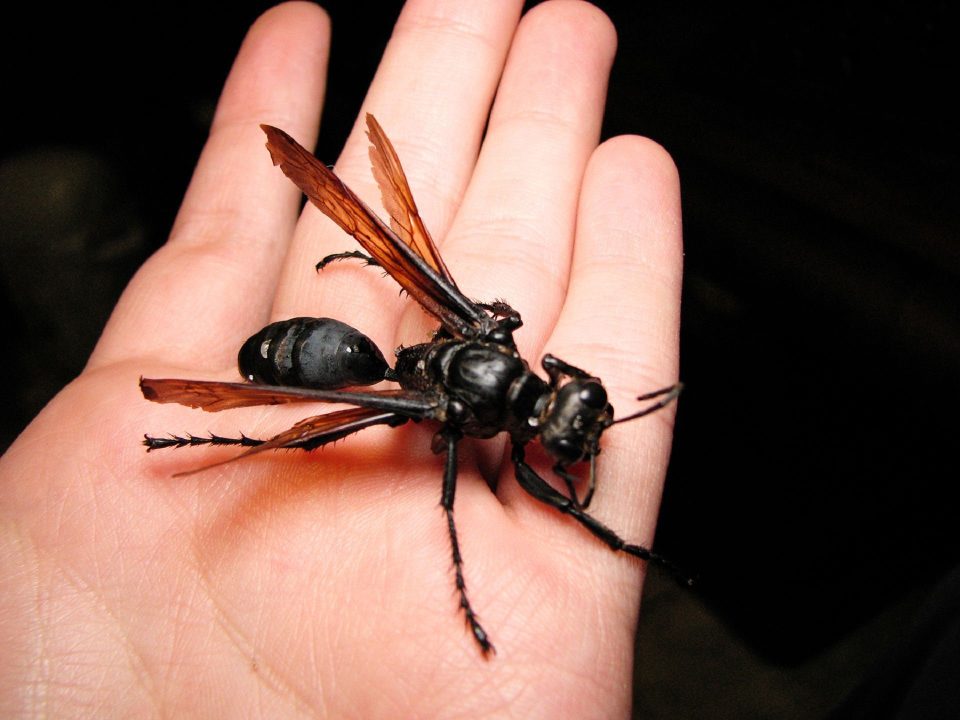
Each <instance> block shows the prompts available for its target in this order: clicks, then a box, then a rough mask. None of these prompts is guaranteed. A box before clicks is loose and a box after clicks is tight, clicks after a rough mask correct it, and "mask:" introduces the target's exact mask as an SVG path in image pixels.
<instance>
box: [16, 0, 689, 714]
mask: <svg viewBox="0 0 960 720" xmlns="http://www.w3.org/2000/svg"><path fill="white" fill-rule="evenodd" d="M494 5H495V4H494V3H462V2H425V1H424V0H411V2H409V3H408V4H407V6H406V8H405V9H404V11H403V14H402V15H401V17H400V19H399V21H398V24H397V27H396V30H395V32H394V36H393V38H392V39H391V42H390V44H389V46H388V48H387V51H386V53H385V56H384V59H383V62H382V63H381V66H380V69H379V71H378V73H377V76H376V78H375V79H374V82H373V85H372V87H371V89H370V92H369V94H368V96H367V99H366V101H365V104H364V111H370V112H373V113H375V114H376V116H377V118H378V119H379V120H380V122H381V124H382V125H383V126H384V128H385V129H386V131H387V132H388V134H389V136H390V138H391V139H392V140H393V142H394V145H395V146H396V149H397V152H398V154H399V156H400V158H401V160H402V161H403V164H404V168H405V170H406V174H407V177H408V178H409V180H410V184H411V186H412V188H413V191H414V193H415V195H416V198H417V202H418V205H419V208H420V212H421V214H422V215H423V217H424V218H425V220H426V222H427V223H428V225H429V227H430V229H431V232H432V234H433V236H434V238H435V239H436V240H437V241H438V244H439V245H440V247H441V250H442V252H443V255H444V259H445V261H446V263H447V266H448V267H449V269H450V271H451V273H452V274H453V276H454V277H455V278H456V280H457V283H458V285H459V286H460V288H461V289H462V290H463V291H464V292H465V294H466V295H468V296H470V297H475V298H478V299H480V300H492V299H494V298H499V297H503V298H506V299H507V300H508V301H509V302H510V304H511V305H513V307H515V308H516V309H517V310H519V311H520V312H521V314H522V315H523V318H524V322H525V326H524V328H523V329H521V330H520V331H518V333H517V335H516V339H517V342H518V345H519V346H520V350H521V353H522V354H523V355H524V357H526V358H528V360H531V364H532V365H534V364H536V359H538V358H539V357H540V356H542V354H543V353H544V352H546V351H549V352H551V353H553V354H554V355H557V356H559V357H561V358H564V359H565V360H568V361H569V362H571V363H573V364H575V365H578V366H580V367H583V368H585V369H587V370H589V371H590V372H592V373H594V374H596V375H597V376H599V377H601V378H603V380H604V384H605V385H606V387H607V389H608V391H609V393H610V395H611V400H612V402H613V404H614V406H615V407H617V408H618V410H620V413H621V414H625V413H626V412H629V411H632V410H633V409H635V406H636V403H635V402H634V401H633V397H635V396H636V395H637V394H639V393H641V392H645V391H648V390H652V389H655V388H658V387H662V386H664V385H667V384H669V383H670V382H672V381H674V380H675V377H676V372H677V323H678V314H679V310H678V305H679V274H680V222H679V199H678V198H679V196H678V185H677V179H676V171H675V169H674V167H673V165H672V163H671V161H670V159H669V157H668V156H667V155H666V154H665V153H664V152H663V151H662V150H661V149H660V148H658V147H657V146H656V145H654V144H653V143H650V142H649V141H646V140H643V139H641V138H637V137H621V138H615V139H613V140H610V141H607V142H605V143H604V144H602V145H600V146H599V147H598V146H597V142H598V137H599V127H600V121H601V115H602V110H603V104H604V95H605V88H606V79H607V73H608V71H609V66H610V62H611V60H612V55H613V50H614V45H615V36H614V33H613V29H612V27H611V26H610V24H609V21H607V19H606V18H605V17H604V16H603V15H602V14H601V13H600V12H599V11H597V10H596V9H594V8H592V7H590V6H588V5H585V4H581V3H577V2H568V1H566V0H555V1H554V2H548V3H544V4H542V5H540V6H538V7H537V9H536V10H534V11H532V12H531V13H530V14H528V15H527V16H526V17H525V18H524V19H523V20H522V21H519V13H520V8H521V5H522V3H521V2H518V1H516V0H503V2H501V3H498V4H496V5H497V7H496V9H494ZM328 36H329V32H328V23H327V20H326V17H325V16H324V14H323V13H322V12H321V11H320V10H318V9H317V8H316V7H313V6H310V5H306V4H303V5H301V4H289V5H284V6H280V7H279V8H276V9H274V10H272V11H270V12H268V13H267V14H266V15H265V16H264V17H263V18H261V19H260V20H259V21H258V22H257V24H256V25H255V26H254V27H253V28H252V30H251V32H250V34H249V35H248V37H247V39H246V41H245V43H244V45H243V48H242V49H241V51H240V54H239V56H238V58H237V61H236V63H235V65H234V68H233V71H232V73H231V75H230V78H229V80H228V82H227V85H226V88H225V90H224V93H223V96H222V98H221V101H220V105H219V108H218V111H217V115H216V118H215V121H214V125H213V128H212V131H211V135H210V139H209V141H208V143H207V146H206V148H205V149H204V152H203V154H202V156H201V158H200V162H199V164H198V167H197V170H196V173H195V176H194V179H193V181H192V183H191V186H190V189H189V190H188V193H187V196H186V198H185V200H184V203H183V207H182V209H181V212H180V215H179V216H178V219H177V222H176V225H175V227H174V229H173V231H172V233H171V237H170V240H169V242H168V243H167V245H166V246H165V247H163V248H162V249H161V250H160V251H159V252H158V253H157V254H156V255H155V256H154V257H153V258H152V259H151V260H150V261H149V262H148V263H147V264H146V265H145V266H144V267H143V268H142V269H141V271H140V272H139V273H138V274H137V276H136V277H135V279H134V280H133V282H132V283H131V285H130V287H129V288H128V289H127V291H126V293H125V294H124V296H123V298H122V299H121V301H120V303H119V305H118V306H117V308H116V310H115V312H114V314H113V317H112V318H111V320H110V323H109V324H108V326H107V329H106V330H105V332H104V334H103V337H102V338H101V340H100V343H99V344H98V346H97V348H96V350H95V352H94V354H93V356H92V357H91V359H90V362H89V365H88V367H87V368H86V370H85V371H84V373H83V374H82V375H81V376H80V377H79V378H78V379H77V380H76V381H75V382H74V383H72V384H71V385H70V386H68V387H67V388H66V389H65V390H64V391H63V392H61V393H60V395H58V396H57V398H55V399H54V400H53V401H52V402H51V403H50V405H49V406H48V407H47V408H46V409H45V410H44V411H43V413H41V415H40V416H39V417H38V418H37V419H36V420H35V421H34V422H33V423H32V424H31V426H30V427H29V428H28V429H27V430H26V431H25V432H24V433H23V435H22V436H21V437H20V439H19V440H18V441H17V443H15V444H14V446H13V447H11V449H10V450H9V451H8V452H7V454H6V455H5V457H4V458H3V460H2V473H3V480H2V485H0V493H2V494H0V518H2V525H0V532H2V535H0V548H2V549H0V568H2V569H0V582H2V586H0V643H2V645H3V647H4V652H3V653H2V654H0V709H2V710H4V711H6V712H3V713H0V714H27V713H29V712H31V711H33V712H35V713H36V714H48V715H54V716H70V717H77V716H83V715H84V714H87V715H96V716H103V715H105V714H107V715H125V716H142V715H147V714H165V715H175V716H183V715H209V716H217V717H232V716H237V715H244V716H247V715H257V716H265V717H281V716H285V715H317V716H343V715H350V716H356V717H379V716H389V717H413V716H417V717H445V716H451V715H459V716H467V715H474V714H475V715H489V714H491V713H497V714H503V715H515V716H518V717H527V718H529V717H539V716H543V717H560V716H567V717H614V716H617V715H621V716H622V715H625V714H626V713H627V711H628V708H629V702H630V697H629V678H630V673H631V659H632V652H633V635H634V629H635V624H636V615H637V608H638V604H639V594H640V589H641V584H642V574H643V570H644V568H643V566H642V563H640V562H638V561H636V560H634V559H632V558H629V557H627V556H624V555H618V554H616V553H613V552H611V551H610V550H609V549H608V548H607V547H606V546H605V545H603V544H602V543H600V542H599V541H598V540H596V539H595V538H594V537H592V536H591V535H590V534H589V533H587V532H586V531H585V530H584V529H583V528H582V527H581V526H579V525H578V524H577V523H575V522H574V521H572V520H571V519H570V518H567V517H561V516H560V515H558V514H557V513H556V512H555V511H553V510H551V509H550V508H547V507H544V506H543V505H541V504H539V503H537V502H536V501H535V500H534V499H532V498H531V497H530V496H528V495H526V494H525V493H524V492H523V491H522V490H521V489H520V488H519V487H518V485H517V484H516V481H515V479H514V478H513V471H512V466H511V463H510V462H509V451H508V450H507V451H506V452H505V448H504V445H503V443H502V441H499V440H493V441H486V442H464V443H461V453H460V474H459V483H458V491H457V503H456V518H457V526H458V530H459V534H460V542H461V549H462V552H463V556H464V562H465V574H466V582H467V586H468V589H469V592H470V597H471V600H472V602H473V605H474V608H475V609H476V610H477V612H478V613H479V615H480V616H481V618H482V621H483V624H484V627H485V628H486V629H487V631H488V632H489V633H490V635H491V637H492V639H493V641H494V643H495V644H496V646H497V650H498V654H497V655H496V656H495V657H494V658H493V659H492V660H489V661H486V660H484V659H483V657H482V656H481V654H480V652H479V651H478V648H477V646H476V645H475V643H474V642H473V640H472V638H471V637H470V635H469V634H468V632H467V630H466V629H465V627H464V623H463V618H462V615H460V614H459V612H458V608H457V599H456V595H455V592H454V588H453V580H452V574H451V568H450V552H449V544H448V538H447V532H446V526H445V523H444V519H443V513H442V511H441V509H440V507H439V499H440V481H441V477H442V462H443V460H442V457H437V456H435V455H433V454H432V453H431V452H430V438H431V433H432V432H433V431H434V429H435V428H431V427H426V424H423V425H414V424H408V425H406V426H403V427H401V428H398V429H395V430H390V429H386V428H373V429H370V430H367V431H364V432H363V433H361V434H359V435H356V436H353V437H351V438H349V439H348V440H346V441H344V442H342V443H338V444H337V445H336V446H334V447H328V448H326V449H324V450H322V451H318V452H315V453H310V454H307V453H302V452H282V453H276V454H274V453H264V454H262V455H259V456H256V457H254V458H251V459H249V460H245V461H242V462H237V463H232V464H228V465H225V466H222V467H218V468H216V469H213V470H210V471H208V472H204V473H199V474H196V475H190V476H187V477H176V478H173V477H171V476H172V475H173V474H174V473H177V472H180V471H183V470H189V469H192V468H193V467H196V466H198V465H202V464H206V463H209V462H211V461H213V460H216V459H225V458H227V457H229V456H230V454H231V453H235V451H234V450H230V449H215V448H204V449H197V450H191V449H186V450H176V451H172V450H167V451H164V452H156V453H150V454H149V455H148V454H146V453H144V452H143V448H142V446H140V445H139V444H138V438H140V437H141V436H142V435H143V434H144V433H147V432H149V433H151V434H162V433H164V432H178V433H182V432H185V431H190V432H194V433H197V434H201V433H203V432H207V431H211V432H214V433H217V434H221V435H236V434H237V433H238V432H241V431H242V432H244V433H246V434H248V435H251V436H254V437H269V436H270V435H273V434H275V433H276V432H279V431H280V430H282V429H284V428H286V427H288V426H289V425H291V424H292V423H293V422H295V421H296V420H298V419H300V418H301V417H303V416H304V415H308V414H317V413H319V412H324V411H326V408H323V407H319V406H318V407H314V406H309V405H307V406H298V407H279V408H278V407H270V408H244V409H239V410H233V411H230V412H226V413H221V414H218V415H210V414H205V413H202V412H200V411H195V410H190V409H187V408H183V407H179V406H170V405H163V406H161V405H155V404H151V403H148V402H146V401H145V400H143V398H142V397H141V395H140V393H139V390H138V388H137V379H138V377H139V376H141V375H148V376H151V377H171V376H172V377H191V378H198V379H203V378H207V379H236V369H235V361H236V351H237V349H238V348H239V347H240V345H241V343H242V342H243V341H244V340H245V339H246V338H247V337H248V336H249V335H250V334H252V333H253V332H254V331H256V330H258V329H259V328H260V327H262V326H263V325H265V324H266V323H267V322H269V321H272V320H278V319H283V318H287V317H294V316H298V315H312V316H329V317H336V318H341V319H343V320H345V321H347V322H349V323H350V324H351V325H354V326H356V327H358V328H360V329H361V330H362V331H363V332H365V333H366V334H367V335H369V336H370V337H371V338H373V339H374V340H375V341H376V342H377V343H378V344H379V345H380V346H381V347H384V348H389V347H393V346H396V345H397V344H399V343H401V342H404V343H406V344H410V343H414V342H420V341H423V340H424V339H425V338H426V337H427V336H428V333H429V331H430V330H431V329H433V327H434V324H433V323H431V321H430V320H429V319H428V318H427V317H426V316H425V315H424V314H423V313H422V311H421V310H420V309H419V308H417V307H416V306H414V305H413V304H412V303H409V302H407V301H405V300H404V299H400V298H398V297H397V288H396V285H395V284H394V283H393V282H392V281H391V280H390V279H389V278H387V279H383V278H381V277H380V276H379V273H378V272H377V271H376V270H371V269H369V268H363V267H361V266H360V265H359V264H356V263H354V264H350V263H345V264H341V265H339V266H336V267H331V268H328V269H327V270H325V271H324V272H323V273H322V274H320V275H319V276H318V275H317V274H316V273H315V272H314V270H313V266H314V264H315V263H316V261H317V260H319V259H320V258H321V257H323V256H324V255H327V254H329V253H331V252H337V251H340V250H348V249H353V248H354V247H355V244H354V243H353V240H351V239H350V238H349V237H348V236H346V235H344V234H343V233H342V231H340V230H339V229H338V228H337V227H336V226H335V225H333V223H331V222H329V221H328V220H327V219H326V218H324V217H323V216H322V215H321V214H320V213H319V212H317V211H316V210H315V209H313V208H312V207H308V208H307V209H306V210H305V212H304V213H303V214H302V215H301V216H299V218H298V208H299V192H298V191H297V190H296V188H295V187H294V186H293V185H292V184H291V183H290V182H289V181H288V180H287V179H286V178H284V177H283V176H282V174H281V173H280V172H279V171H278V170H277V169H275V168H274V167H273V166H272V164H271V162H270V158H269V155H268V153H267V151H266V150H265V149H264V148H263V142H264V137H263V134H262V132H261V131H260V129H259V127H258V125H259V124H260V123H269V124H271V125H276V126H279V127H282V128H284V129H285V130H287V131H288V132H290V133H291V134H292V135H293V136H295V137H297V138H298V139H299V140H300V141H301V142H304V143H305V144H309V143H310V142H312V140H313V139H314V138H315V134H316V131H317V125H318V118H319V114H320V106H321V102H322V98H323V90H324V75H325V64H326V53H327V48H328ZM366 148H367V143H366V138H365V137H364V136H363V133H362V123H358V125H357V127H356V129H355V132H354V133H353V134H352V135H351V137H350V139H349V141H348V143H347V146H346V148H345V149H344V152H343V155H342V156H341V158H340V161H339V162H338V164H337V167H336V171H337V174H338V175H339V176H340V177H342V178H343V179H344V181H345V182H346V183H347V184H348V185H350V187H351V188H353V189H354V190H355V191H356V192H357V193H358V194H359V195H360V196H361V197H363V198H364V199H366V200H367V201H368V202H369V203H371V204H372V205H374V207H376V203H375V200H376V199H377V198H379V193H378V192H377V190H376V187H375V184H374V180H373V177H372V175H371V173H370V170H369V163H368V160H367V150H366ZM671 413H672V411H671V410H667V411H664V412H661V413H658V414H656V415H653V416H651V417H649V418H647V419H645V420H642V421H638V422H636V423H628V424H625V425H621V426H618V427H617V428H615V429H612V430H610V431H609V432H608V433H607V434H606V435H605V436H604V442H603V448H604V452H603V455H602V456H601V459H600V462H599V489H598V492H597V497H596V499H595V501H594V503H593V505H592V506H591V512H592V513H593V514H595V515H596V516H597V517H598V518H600V519H602V520H603V521H604V522H605V523H607V524H609V525H610V526H611V527H613V528H615V529H616V530H617V531H618V532H619V533H620V534H621V535H622V536H623V537H624V538H626V539H628V540H630V541H631V542H638V543H642V544H649V542H650V540H651V539H652V534H653V527H654V524H655V518H656V511H657V506H658V504H659V497H660V489H661V486H662V482H663V476H664V473H665V469H666V462H667V457H668V455H669V446H670V421H671V417H672V415H671ZM530 457H531V459H532V461H533V462H534V463H535V464H536V463H537V457H538V456H537V453H536V452H534V449H533V448H532V447H531V452H530ZM540 459H543V458H542V457H541V458H540ZM538 466H539V467H540V469H541V470H542V469H543V467H544V463H542V462H541V463H539V465H538ZM547 467H548V465H547ZM491 486H495V487H496V491H495V492H492V491H491V489H490V487H491Z"/></svg>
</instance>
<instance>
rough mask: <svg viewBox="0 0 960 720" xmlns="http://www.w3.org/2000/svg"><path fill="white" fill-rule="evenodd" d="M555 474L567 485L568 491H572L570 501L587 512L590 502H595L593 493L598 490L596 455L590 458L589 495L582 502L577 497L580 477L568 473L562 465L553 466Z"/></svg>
mask: <svg viewBox="0 0 960 720" xmlns="http://www.w3.org/2000/svg"><path fill="white" fill-rule="evenodd" d="M553 472H554V474H556V475H557V477H559V478H562V479H563V482H564V483H566V485H567V490H569V491H570V500H571V501H573V503H574V504H575V505H577V506H578V507H580V508H581V509H583V510H586V509H587V508H588V507H590V501H592V500H593V491H594V490H596V488H597V456H596V455H591V456H590V479H589V480H588V481H587V493H586V495H584V496H583V500H581V499H580V498H579V497H578V496H577V489H576V483H577V482H578V480H579V478H578V477H576V476H575V475H573V474H571V473H568V472H567V469H566V468H565V467H564V466H563V465H561V464H560V463H557V464H556V465H554V466H553Z"/></svg>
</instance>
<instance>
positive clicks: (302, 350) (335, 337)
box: [237, 317, 388, 390]
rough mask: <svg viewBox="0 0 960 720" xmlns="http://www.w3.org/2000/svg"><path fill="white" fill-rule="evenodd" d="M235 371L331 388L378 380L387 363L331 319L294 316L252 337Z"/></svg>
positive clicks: (362, 339)
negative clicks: (238, 368)
mask: <svg viewBox="0 0 960 720" xmlns="http://www.w3.org/2000/svg"><path fill="white" fill-rule="evenodd" d="M237 364H238V365H239V367H240V374H241V375H243V377H244V378H246V379H247V380H250V381H252V382H258V383H263V384H266V385H288V386H293V387H306V388H316V389H319V390H336V389H338V388H343V387H350V386H355V385H373V384H374V383H377V382H380V381H381V380H383V378H384V374H385V373H386V372H387V369H388V365H387V362H386V360H384V358H383V353H381V352H380V349H379V348H378V347H377V346H376V345H374V344H373V341H372V340H371V339H370V338H368V337H367V336H366V335H364V334H363V333H362V332H360V331H359V330H357V329H356V328H353V327H350V326H349V325H347V324H346V323H343V322H340V321H339V320H333V319H331V318H310V317H298V318H291V319H289V320H281V321H280V322H275V323H271V324H270V325H267V326H266V327H265V328H263V330H261V331H260V332H258V333H256V334H255V335H252V336H251V337H250V338H249V339H248V340H247V341H246V342H245V343H244V344H243V347H241V348H240V353H239V355H238V356H237Z"/></svg>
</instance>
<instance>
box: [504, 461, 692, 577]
mask: <svg viewBox="0 0 960 720" xmlns="http://www.w3.org/2000/svg"><path fill="white" fill-rule="evenodd" d="M513 466H514V469H515V470H516V475H517V482H519V483H520V487H522V488H523V489H524V490H526V491H527V492H528V493H530V494H531V495H532V496H533V497H535V498H536V499H537V500H539V501H540V502H542V503H545V504H546V505H549V506H550V507H552V508H555V509H557V510H559V511H560V512H562V513H564V514H565V515H569V516H571V517H572V518H573V519H574V520H576V521H577V522H578V523H580V524H581V525H583V526H584V527H585V528H586V529H587V530H589V531H590V532H591V533H593V534H594V535H595V536H596V537H598V538H600V539H601V540H602V541H603V542H604V543H606V545H607V546H608V547H609V548H610V549H611V550H617V551H619V552H625V553H627V554H628V555H633V556H634V557H638V558H640V559H641V560H648V561H652V562H654V563H656V564H658V565H661V566H663V567H664V568H666V569H667V570H669V571H670V572H671V573H672V574H673V575H674V576H676V577H677V578H678V579H679V580H681V582H683V583H684V584H685V585H692V584H693V583H692V580H691V579H690V578H689V576H687V575H686V574H685V573H683V572H682V571H681V570H680V569H679V568H678V567H677V566H676V565H674V564H673V563H672V562H670V561H669V560H667V559H666V558H665V557H663V556H662V555H660V554H658V553H655V552H653V551H652V550H650V549H648V548H645V547H643V546H642V545H634V544H632V543H628V542H627V541H625V540H624V539H623V538H621V537H620V536H619V535H617V533H615V532H614V531H613V530H611V529H610V528H608V527H607V526H606V525H604V524H603V523H602V522H600V521H599V520H597V519H596V518H595V517H593V516H592V515H589V514H587V513H586V512H584V510H583V508H582V507H580V506H579V505H578V504H577V503H575V502H574V501H573V500H571V499H570V498H568V497H566V496H564V495H562V494H560V493H558V492H557V491H556V490H554V489H553V488H552V487H550V485H549V484H547V482H546V481H545V480H544V479H543V478H542V477H540V476H539V475H537V473H536V472H535V471H534V469H533V468H532V467H530V466H529V465H527V463H526V462H524V453H523V446H522V445H514V446H513Z"/></svg>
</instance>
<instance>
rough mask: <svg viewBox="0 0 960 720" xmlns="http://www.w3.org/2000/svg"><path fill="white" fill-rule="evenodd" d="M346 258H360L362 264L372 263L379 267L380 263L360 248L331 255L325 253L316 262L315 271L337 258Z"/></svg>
mask: <svg viewBox="0 0 960 720" xmlns="http://www.w3.org/2000/svg"><path fill="white" fill-rule="evenodd" d="M348 259H356V260H362V261H363V264H364V265H373V266H374V267H380V263H378V262H377V261H376V260H374V259H373V258H372V257H370V256H369V255H367V254H366V253H365V252H361V251H360V250H351V251H349V252H339V253H333V254H332V255H327V256H326V257H325V258H323V260H321V261H320V262H318V263H317V265H316V268H317V271H318V272H319V271H320V270H323V269H324V268H325V267H326V266H327V265H329V264H330V263H332V262H335V261H337V260H348Z"/></svg>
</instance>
